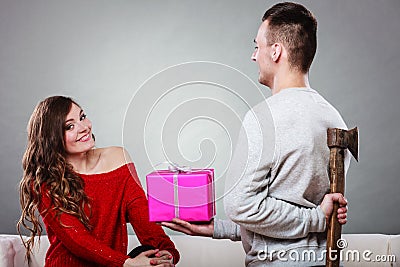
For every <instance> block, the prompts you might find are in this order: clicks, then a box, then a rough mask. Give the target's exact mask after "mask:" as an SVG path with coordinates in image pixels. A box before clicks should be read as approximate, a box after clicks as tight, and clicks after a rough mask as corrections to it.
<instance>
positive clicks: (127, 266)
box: [123, 249, 174, 267]
mask: <svg viewBox="0 0 400 267" xmlns="http://www.w3.org/2000/svg"><path fill="white" fill-rule="evenodd" d="M150 256H155V257H152V258H150ZM169 256H170V257H169ZM154 266H156V267H174V265H173V263H172V255H171V254H170V253H169V252H168V251H165V250H161V251H160V250H159V249H152V250H148V251H145V252H142V253H140V254H139V255H138V256H136V257H135V258H129V259H127V260H126V261H125V263H124V265H123V267H154Z"/></svg>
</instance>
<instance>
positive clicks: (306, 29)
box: [262, 2, 317, 73]
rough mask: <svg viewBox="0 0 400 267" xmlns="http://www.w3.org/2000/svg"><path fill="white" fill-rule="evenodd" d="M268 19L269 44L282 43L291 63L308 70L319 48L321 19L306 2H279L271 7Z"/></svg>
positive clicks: (265, 18) (303, 70) (293, 65)
mask: <svg viewBox="0 0 400 267" xmlns="http://www.w3.org/2000/svg"><path fill="white" fill-rule="evenodd" d="M265 20H267V21H268V36H266V37H267V41H268V45H272V44H274V43H282V44H283V45H284V46H285V47H286V48H287V50H288V60H289V64H290V66H291V67H293V68H296V69H298V70H299V71H301V72H303V73H306V72H308V70H309V69H310V66H311V63H312V61H313V59H314V56H315V52H316V50H317V20H316V19H315V17H314V15H313V14H312V13H311V12H310V11H309V10H308V9H307V8H305V7H304V6H302V5H300V4H297V3H290V2H285V3H279V4H276V5H274V6H272V7H271V8H270V9H268V10H267V11H266V12H265V14H264V16H263V18H262V21H265Z"/></svg>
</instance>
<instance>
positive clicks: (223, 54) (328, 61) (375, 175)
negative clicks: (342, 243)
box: [0, 0, 400, 234]
mask: <svg viewBox="0 0 400 267" xmlns="http://www.w3.org/2000/svg"><path fill="white" fill-rule="evenodd" d="M299 2H300V3H303V4H305V5H306V6H307V7H308V8H310V9H311V10H312V11H313V12H314V14H315V15H316V17H317V19H318V22H319V31H318V38H319V46H318V51H317V55H316V59H315V61H314V64H313V66H312V69H311V74H310V81H311V85H312V86H313V87H314V88H315V89H317V90H318V91H319V92H320V93H321V94H322V95H323V96H324V97H325V98H326V99H328V101H330V102H331V103H332V104H333V105H335V106H336V107H337V108H338V110H339V111H340V112H341V113H342V115H343V117H344V118H345V120H346V122H347V123H348V125H349V126H350V127H352V126H355V125H357V126H358V127H359V130H360V162H359V163H355V162H354V161H353V163H352V166H351V168H350V171H349V173H348V179H347V185H346V186H347V189H346V194H347V198H348V200H349V203H350V204H349V221H348V224H347V225H346V226H345V227H344V232H346V233H387V234H399V233H400V211H399V208H398V205H399V204H398V203H399V202H400V194H398V191H399V188H400V179H399V175H398V169H399V168H398V166H399V154H400V153H399V152H400V139H399V130H400V127H399V120H398V116H399V115H400V108H399V105H398V101H399V99H400V98H399V96H400V92H399V88H398V86H399V84H400V75H399V74H400V73H399V69H400V68H399V67H400V66H399V64H400V63H399V62H400V57H399V52H398V48H399V42H400V31H399V26H400V16H398V13H399V11H400V1H398V0H363V1H361V0H358V1H356V0H351V1H348V0H337V1H328V0H320V1H299ZM274 3H276V1H260V0H254V1H251V2H250V1H228V0H224V1H211V0H203V1H195V0H188V1H133V0H130V1H119V0H115V1H106V0H96V1H95V0H86V1H76V0H72V1H51V0H36V1H27V0H25V1H23V0H1V1H0V114H1V116H0V127H1V130H2V131H1V139H0V201H1V202H0V203H1V208H0V233H15V232H16V231H15V224H16V221H17V220H18V218H19V215H20V209H19V200H18V193H17V187H18V182H19V180H20V178H21V175H22V169H21V157H22V154H23V152H24V149H25V144H26V125H27V122H28V119H29V116H30V114H31V113H32V111H33V108H34V107H35V105H36V104H37V103H38V102H39V101H40V100H42V99H43V98H45V97H47V96H49V95H55V94H62V95H69V96H72V97H73V98H75V99H76V100H77V101H78V103H80V104H81V105H82V106H83V107H84V108H85V110H86V112H87V113H88V115H89V117H90V118H91V120H92V122H93V125H94V132H95V134H96V140H98V141H97V145H98V146H100V147H102V146H109V145H120V146H121V145H124V146H125V147H127V149H128V150H129V152H130V154H131V156H132V158H133V160H134V161H135V163H136V166H137V170H138V173H139V176H140V178H141V179H142V181H144V177H145V175H146V173H148V172H149V171H150V170H151V166H152V164H153V165H154V164H155V163H157V162H159V161H162V159H163V158H164V154H163V153H164V152H163V151H161V150H158V149H159V147H158V145H157V142H158V141H159V140H158V139H152V138H150V139H151V140H150V141H149V140H147V141H144V138H145V136H146V135H145V132H144V128H146V127H147V128H148V131H146V133H148V134H149V135H150V136H152V135H151V134H154V131H155V132H156V133H157V134H158V133H159V132H160V126H159V125H157V124H158V119H159V118H164V117H165V114H166V113H165V112H167V113H168V112H171V114H172V115H171V116H170V117H167V119H168V121H169V122H171V121H173V122H174V123H172V124H171V123H169V124H166V126H165V127H164V128H162V130H163V131H162V140H164V141H166V143H165V144H164V145H166V148H167V149H170V152H168V153H169V155H168V157H170V158H172V159H173V160H175V159H177V160H178V161H183V162H184V163H188V162H189V163H193V165H194V166H198V167H202V166H205V165H207V166H210V165H211V166H213V167H215V168H216V171H217V174H218V178H219V180H218V183H217V187H218V189H217V194H218V195H219V196H222V195H221V194H222V193H221V192H222V191H221V190H222V186H223V179H224V177H223V174H224V166H226V164H227V162H228V161H229V157H230V153H231V151H232V146H233V144H234V139H235V134H236V133H237V129H238V125H240V118H241V116H242V115H243V114H244V112H245V111H246V110H247V108H248V105H253V104H255V103H257V102H259V101H261V100H262V98H263V96H269V95H270V93H269V89H268V88H264V87H262V86H258V87H259V89H260V90H262V92H261V93H260V91H258V89H257V87H255V86H254V84H252V83H251V82H250V81H249V80H246V78H245V76H243V75H242V74H239V72H237V71H233V69H231V68H229V67H225V66H223V65H219V64H214V65H212V64H211V65H208V64H207V63H204V64H202V63H200V64H197V65H196V64H195V65H187V66H185V67H184V68H182V69H180V68H172V69H168V70H167V71H166V72H163V73H164V74H166V76H163V73H161V74H160V75H156V76H154V77H153V78H151V79H150V77H152V76H153V75H155V74H156V73H159V72H160V71H162V70H164V69H165V68H167V67H170V66H173V65H176V64H181V63H184V62H191V61H212V62H219V63H222V64H226V65H228V66H231V67H232V68H235V69H237V70H238V71H240V72H242V73H243V74H245V75H247V76H248V77H249V78H250V79H251V80H252V81H254V83H255V84H257V72H258V70H257V66H256V64H254V63H253V62H251V60H250V56H251V53H252V51H253V46H254V45H253V39H254V37H255V35H256V33H257V29H258V26H259V24H260V19H261V16H262V15H263V13H264V11H265V10H266V9H267V8H268V7H270V6H271V5H272V4H274ZM215 67H216V68H217V69H214V68H215ZM193 73H201V74H202V75H200V76H196V75H194V76H191V75H193ZM186 76H187V77H190V79H189V78H188V81H190V80H191V79H192V80H196V79H197V80H198V79H202V80H204V79H209V80H210V81H213V82H218V83H222V84H225V85H226V86H227V87H229V88H231V90H225V91H224V90H220V89H218V88H219V87H218V86H215V85H210V84H204V83H203V84H201V83H200V84H196V85H193V86H189V87H187V88H186V89H187V90H183V89H182V90H181V91H174V92H175V93H176V95H173V93H174V92H171V94H172V96H171V97H170V98H168V97H166V98H163V99H162V100H165V102H163V104H162V105H161V106H160V109H159V110H156V109H155V110H154V111H155V112H153V113H151V116H150V117H149V118H150V119H151V121H150V123H148V124H146V125H145V126H144V124H143V123H144V121H143V118H142V116H145V115H146V112H144V110H145V109H146V108H147V109H148V108H149V106H148V105H151V104H154V103H155V102H156V99H157V97H159V96H160V94H162V93H163V92H164V91H165V90H166V88H163V85H165V84H168V85H170V84H171V85H173V84H174V83H175V84H176V83H177V82H182V80H179V79H181V78H182V77H186ZM171 81H173V82H172V83H171ZM184 81H185V79H184ZM235 86H237V87H235ZM160 88H161V89H160ZM168 88H170V87H168ZM216 88H217V89H216ZM163 90H164V91H163ZM179 92H180V93H179ZM232 92H237V93H238V95H240V96H241V97H243V99H245V101H243V99H240V98H238V97H232V96H235V95H234V94H233V93H232ZM199 94H200V95H199ZM207 95H208V96H210V97H209V98H208V99H207ZM182 96H185V97H186V98H185V99H186V100H187V99H189V100H188V101H189V102H188V103H189V104H190V105H189V106H188V105H184V106H180V105H179V103H180V102H179V101H180V100H182V99H180V97H182ZM201 97H203V98H205V100H206V102H201V101H200V102H198V101H195V100H198V98H201ZM185 99H184V100H185ZM203 100H204V99H203ZM171 101H177V102H171ZM192 101H193V102H192ZM160 103H161V102H160ZM170 103H172V106H173V109H172V110H170V111H168V109H167V108H166V107H168V106H170ZM218 103H219V104H220V105H217V104H218ZM244 103H247V104H244ZM146 105H147V106H146ZM214 105H215V106H214ZM188 107H191V108H188ZM227 107H229V108H227ZM201 109H203V110H208V111H210V110H211V111H212V112H215V114H216V115H215V116H216V120H217V122H218V123H212V120H210V119H209V118H210V117H212V112H211V113H210V114H209V113H204V114H203V113H201V112H200V113H199V114H200V115H199V116H208V119H206V120H203V121H202V120H200V121H195V122H193V123H192V124H191V127H189V128H188V127H186V128H185V127H184V126H182V125H184V123H185V121H187V120H188V119H190V118H189V117H190V116H191V117H193V118H194V117H196V116H197V115H196V114H197V113H196V111H197V110H201ZM187 114H189V115H190V116H189V117H188V116H187ZM157 115H159V116H160V117H157ZM185 116H186V117H185ZM171 118H174V119H171ZM164 119H165V118H164ZM161 121H162V120H161ZM221 125H222V126H221ZM173 126H177V127H178V129H180V130H181V131H177V130H176V129H174V127H173ZM157 127H159V128H157ZM224 127H225V128H224ZM147 128H146V129H147ZM175 128H176V127H175ZM152 130H153V131H152ZM157 131H158V132H157ZM170 133H171V134H172V135H171V134H170ZM207 134H208V135H210V136H207ZM155 136H156V137H157V136H158V137H159V135H155ZM146 138H148V136H146ZM207 138H208V139H210V140H211V141H210V140H208V141H207ZM232 140H233V141H232ZM146 142H147V143H146ZM171 142H172V143H173V142H175V144H174V145H172V148H168V145H170V143H171ZM210 151H211V152H210ZM222 199H223V198H222V197H221V198H220V199H219V200H218V202H217V207H218V216H219V217H224V214H223V208H222Z"/></svg>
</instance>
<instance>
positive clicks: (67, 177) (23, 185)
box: [17, 96, 90, 262]
mask: <svg viewBox="0 0 400 267" xmlns="http://www.w3.org/2000/svg"><path fill="white" fill-rule="evenodd" d="M72 104H76V103H75V102H74V101H73V100H72V99H71V98H69V97H64V96H53V97H49V98H46V99H45V100H43V101H42V102H40V103H39V104H38V105H37V106H36V108H35V110H34V112H33V114H32V116H31V118H30V120H29V123H28V129H27V130H28V143H27V148H26V151H25V153H24V156H23V159H22V167H23V170H24V173H23V177H22V180H21V182H20V185H19V192H20V203H21V209H22V214H21V217H20V219H19V221H18V224H17V230H18V233H19V234H20V235H21V238H22V228H26V229H27V230H28V231H29V232H30V237H29V238H28V239H26V240H25V239H22V241H23V243H24V246H25V247H26V250H27V251H26V257H27V260H28V262H29V261H30V254H31V252H32V248H33V245H34V240H35V236H39V237H40V235H41V234H42V231H43V229H42V226H41V224H40V222H39V211H38V207H39V204H40V201H41V194H47V195H48V197H49V198H50V199H51V200H52V204H51V209H52V210H55V211H56V212H57V216H58V218H60V215H61V213H68V214H71V215H74V216H76V217H77V218H78V219H79V220H80V221H81V222H82V223H83V225H85V227H86V228H88V229H90V224H89V218H88V216H87V215H86V214H85V212H84V208H85V206H89V207H90V205H89V201H88V197H87V195H86V194H85V192H84V182H83V180H82V178H81V177H80V176H79V175H78V174H77V173H76V172H74V171H73V169H72V165H70V164H69V163H68V162H67V160H66V151H65V141H64V134H65V126H64V124H65V119H66V116H67V114H68V113H69V111H70V109H71V107H72ZM76 105H77V104H76ZM78 106H79V105H78ZM43 186H45V188H43ZM43 215H44V214H42V216H43ZM60 223H61V222H60Z"/></svg>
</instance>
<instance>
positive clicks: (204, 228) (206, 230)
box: [161, 218, 214, 237]
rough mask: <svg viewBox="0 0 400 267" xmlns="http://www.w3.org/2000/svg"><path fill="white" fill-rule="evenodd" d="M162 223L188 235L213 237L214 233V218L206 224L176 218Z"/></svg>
mask: <svg viewBox="0 0 400 267" xmlns="http://www.w3.org/2000/svg"><path fill="white" fill-rule="evenodd" d="M161 225H162V226H165V227H168V228H170V229H172V230H175V231H178V232H181V233H184V234H187V235H194V236H207V237H212V236H213V234H214V219H212V220H211V221H210V222H209V223H205V224H192V223H189V222H187V221H183V220H180V219H178V218H174V219H172V222H162V223H161Z"/></svg>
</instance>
